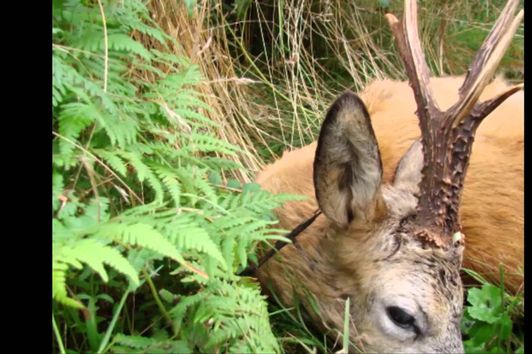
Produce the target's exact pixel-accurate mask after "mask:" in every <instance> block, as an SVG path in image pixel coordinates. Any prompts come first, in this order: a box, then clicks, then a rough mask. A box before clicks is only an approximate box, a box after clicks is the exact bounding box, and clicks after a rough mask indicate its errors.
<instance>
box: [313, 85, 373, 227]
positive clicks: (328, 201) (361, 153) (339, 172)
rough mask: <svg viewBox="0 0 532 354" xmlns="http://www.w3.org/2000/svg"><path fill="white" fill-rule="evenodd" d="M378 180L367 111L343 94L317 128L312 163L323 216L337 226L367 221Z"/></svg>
mask: <svg viewBox="0 0 532 354" xmlns="http://www.w3.org/2000/svg"><path fill="white" fill-rule="evenodd" d="M381 179H382V162H381V158H380V154H379V147H378V145H377V140H376V139H375V133H374V132H373V128H372V126H371V121H370V119H369V114H368V111H367V110H366V107H365V106H364V103H363V102H362V100H360V98H358V96H357V95H355V94H353V93H351V92H346V93H344V94H342V95H341V96H340V97H339V98H337V99H336V101H335V102H334V103H333V105H332V106H331V108H329V111H328V112H327V116H326V117H325V121H324V122H323V125H322V127H321V131H320V137H319V139H318V147H317V150H316V158H315V160H314V188H315V191H316V198H317V200H318V204H319V206H320V208H321V210H322V211H323V213H324V214H325V215H326V216H327V217H329V218H330V219H332V220H333V221H334V222H336V223H337V224H339V225H341V226H346V225H348V224H349V223H350V222H351V221H352V220H353V219H355V218H368V217H370V216H371V215H372V210H371V209H372V206H373V205H374V201H375V199H376V194H377V191H378V190H379V186H380V184H381Z"/></svg>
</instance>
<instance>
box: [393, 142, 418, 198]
mask: <svg viewBox="0 0 532 354" xmlns="http://www.w3.org/2000/svg"><path fill="white" fill-rule="evenodd" d="M422 169H423V146H422V145H421V140H416V141H415V142H414V143H413V144H412V145H411V146H410V147H409V148H408V150H407V151H406V152H405V154H404V155H403V157H401V161H399V164H398V165H397V168H396V169H395V177H394V181H393V185H394V187H396V188H398V189H402V190H406V191H408V192H410V193H412V194H418V193H419V182H421V178H422V174H421V170H422Z"/></svg>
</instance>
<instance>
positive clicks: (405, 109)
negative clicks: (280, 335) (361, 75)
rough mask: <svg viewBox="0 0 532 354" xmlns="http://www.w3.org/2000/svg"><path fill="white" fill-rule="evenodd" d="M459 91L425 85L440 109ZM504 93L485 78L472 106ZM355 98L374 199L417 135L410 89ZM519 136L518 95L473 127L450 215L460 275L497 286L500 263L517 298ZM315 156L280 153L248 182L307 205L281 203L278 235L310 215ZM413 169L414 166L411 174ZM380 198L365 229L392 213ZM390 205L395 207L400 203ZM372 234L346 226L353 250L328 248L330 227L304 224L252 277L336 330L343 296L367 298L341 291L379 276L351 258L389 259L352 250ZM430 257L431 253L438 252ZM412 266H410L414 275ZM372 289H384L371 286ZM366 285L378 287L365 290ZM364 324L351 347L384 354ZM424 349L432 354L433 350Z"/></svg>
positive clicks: (452, 83) (373, 89) (388, 86)
mask: <svg viewBox="0 0 532 354" xmlns="http://www.w3.org/2000/svg"><path fill="white" fill-rule="evenodd" d="M462 82H463V77H446V78H434V79H432V80H431V83H432V89H433V91H434V96H435V98H436V100H437V102H438V104H439V106H440V107H441V108H442V109H446V108H447V107H449V106H450V105H451V104H452V103H454V102H456V100H457V99H458V95H457V92H458V88H459V86H460V85H461V83H462ZM507 87H508V85H507V84H506V83H505V82H504V81H503V80H502V79H500V78H498V79H495V80H494V81H493V82H492V83H491V84H490V85H489V86H487V87H486V89H485V90H484V93H483V95H482V96H481V101H484V100H486V99H489V98H492V97H494V96H496V95H497V94H499V93H501V92H503V91H504V90H505V89H506V88H507ZM359 97H360V98H361V99H362V101H363V102H364V104H365V106H366V108H367V110H368V113H369V115H370V117H371V123H372V125H373V130H374V133H375V136H376V139H377V142H378V145H379V149H380V156H381V160H382V169H383V171H382V173H383V175H382V183H383V185H382V186H381V190H386V188H388V187H387V186H386V184H391V183H392V182H393V179H394V173H395V170H396V167H397V165H398V163H399V161H400V159H401V158H402V157H403V155H404V154H405V152H406V151H407V150H408V148H409V147H410V146H411V145H412V143H413V142H414V141H416V140H417V139H418V138H419V135H420V132H419V128H418V118H417V117H416V115H415V111H416V104H415V101H414V97H413V94H412V90H411V88H410V87H409V85H408V83H407V82H396V81H390V80H379V81H375V82H373V83H372V84H370V85H369V86H368V87H367V88H366V89H365V90H364V91H363V92H361V93H360V94H359ZM523 128H524V95H523V92H518V93H516V94H514V95H513V96H512V97H510V98H509V99H507V100H506V101H505V102H504V103H503V104H501V106H500V107H498V108H497V109H496V110H495V111H493V112H492V113H491V114H490V115H489V116H488V117H487V118H486V119H485V121H484V122H483V123H482V124H481V125H480V127H479V129H478V131H477V134H476V138H475V142H474V144H473V150H472V156H471V160H470V166H469V170H468V173H467V176H466V179H465V185H464V191H463V194H462V202H461V206H460V218H461V224H462V227H463V229H462V230H463V234H464V235H465V252H464V260H463V266H464V267H467V268H471V269H474V270H476V271H477V272H479V273H481V274H482V275H484V276H485V277H486V278H487V279H488V280H491V281H493V282H497V281H498V280H499V269H498V267H499V264H500V263H502V264H504V267H505V285H506V286H507V288H508V289H510V290H511V291H517V290H518V289H519V288H520V286H521V285H522V282H523V271H522V267H523V257H524V254H523V248H524V232H523V208H524V202H523V159H524V155H523V140H524V134H523V132H524V131H523ZM315 153H316V143H312V144H310V145H308V146H305V147H303V148H301V149H297V150H294V151H291V152H285V154H284V155H283V157H282V158H281V159H280V160H278V161H276V162H274V163H273V164H271V165H269V166H267V167H266V168H265V169H264V170H263V171H262V172H261V173H260V174H259V175H258V177H257V182H258V183H259V184H261V185H262V186H263V188H265V189H267V190H269V191H271V192H274V193H295V194H303V195H306V196H308V197H309V198H308V200H306V201H299V202H290V203H286V205H284V206H283V207H282V208H280V209H279V210H277V215H278V217H279V220H280V226H281V227H283V228H285V229H289V230H290V229H292V228H294V227H295V226H297V225H298V224H299V223H301V222H302V221H304V220H305V219H306V218H308V217H309V216H311V215H312V213H313V212H314V210H316V209H317V208H318V204H317V201H316V197H315V191H314V183H313V162H314V158H315ZM414 165H415V164H413V165H412V166H414ZM420 166H421V164H418V166H417V167H416V168H419V167H420ZM386 198H387V199H386V202H385V203H384V202H383V199H382V198H376V200H375V205H374V207H373V208H372V209H371V210H372V211H373V213H374V214H375V215H373V217H372V218H373V219H372V220H379V218H380V216H379V214H383V215H385V214H386V213H388V212H391V211H390V209H393V207H392V208H390V205H393V203H394V198H398V200H399V199H401V198H403V197H402V196H401V195H396V194H393V193H391V194H389V195H388V196H387V197H386ZM397 204H398V206H397V207H398V208H400V207H401V206H400V205H399V204H400V202H398V203H397ZM386 205H388V206H386ZM412 205H415V202H413V204H412ZM392 211H393V210H392ZM398 213H400V212H398ZM374 227H376V226H375V223H374V222H370V223H368V222H364V220H362V221H361V220H355V221H354V222H353V223H352V224H351V225H349V232H347V233H346V235H353V234H357V235H362V236H357V240H356V241H355V238H354V237H351V236H345V237H343V238H342V242H338V240H331V237H335V236H334V234H335V233H336V228H337V226H335V223H334V222H332V221H330V220H329V219H328V218H327V217H326V216H325V215H320V216H319V217H318V218H317V219H316V221H315V222H314V224H313V225H311V226H310V227H309V228H308V229H307V230H306V231H305V232H303V233H301V234H300V235H299V236H298V238H297V242H296V245H288V246H286V247H284V248H283V249H282V251H281V252H280V255H278V256H276V257H274V258H272V259H270V260H269V261H268V262H267V263H266V264H265V265H264V266H263V267H262V268H261V269H260V270H259V273H258V275H259V279H260V280H261V282H262V283H263V284H264V285H265V286H267V287H272V288H273V291H275V292H276V293H277V294H278V295H279V296H280V298H281V300H282V301H283V302H284V303H285V304H286V305H291V304H293V303H294V298H296V297H297V298H299V299H300V300H301V301H302V303H303V304H304V305H305V306H306V307H307V309H309V308H315V307H316V305H313V304H312V300H310V299H311V298H314V299H315V300H316V301H317V302H318V309H319V311H320V315H319V316H318V318H320V319H321V320H322V321H323V322H324V323H323V326H324V327H332V328H337V329H341V328H342V323H343V311H344V310H343V306H344V303H345V302H344V299H345V297H346V296H369V295H367V294H364V293H360V294H355V295H353V294H352V292H353V291H352V290H351V289H353V288H356V287H357V284H358V285H359V286H364V287H369V286H368V285H367V284H369V283H371V281H372V280H371V279H373V278H375V277H376V276H377V275H378V274H379V272H381V271H382V269H381V268H379V267H380V266H379V265H377V264H376V263H374V262H369V261H367V262H366V261H363V260H361V259H366V258H367V257H369V256H376V255H377V254H379V253H382V254H389V253H390V252H389V249H387V248H389V247H391V246H390V245H388V244H374V243H373V244H371V245H370V244H365V243H361V242H362V241H361V239H363V240H370V239H371V238H372V237H373V234H375V233H378V232H379V231H378V230H376V229H374ZM379 227H382V225H381V226H379ZM386 252H388V253H386ZM416 252H418V253H419V252H421V251H416ZM422 252H425V251H422ZM426 252H429V251H426ZM430 252H433V253H434V254H436V253H437V252H439V251H437V250H432V251H430ZM430 252H429V253H430ZM431 254H432V253H431ZM365 257H366V258H365ZM420 257H421V256H420ZM423 257H424V256H423ZM427 257H428V256H427ZM431 257H432V256H431ZM438 257H439V256H438ZM442 257H443V256H442ZM374 258H375V257H374ZM395 267H396V268H394V269H393V271H391V270H389V269H388V268H386V269H388V272H387V275H386V277H385V278H386V279H390V281H395V280H394V279H396V278H394V277H402V276H404V275H402V274H403V273H401V272H402V270H401V266H400V265H396V266H395ZM422 267H423V265H420V269H421V268H422ZM446 271H449V272H453V271H452V270H445V269H444V270H440V272H441V274H443V273H445V272H446ZM388 273H389V274H388ZM354 274H356V276H355V275H354ZM405 274H406V273H405ZM381 278H382V277H381ZM427 279H429V278H428V277H427ZM382 281H384V280H382V279H380V280H379V282H382ZM427 281H428V282H430V281H431V280H430V279H429V280H427ZM366 282H367V283H366ZM355 283H357V284H355ZM373 286H378V285H371V287H373ZM357 289H358V288H357ZM405 291H406V290H405ZM412 291H417V290H412ZM420 291H423V290H420ZM427 291H428V290H427ZM431 291H432V290H431ZM359 292H360V291H359ZM440 292H441V291H440ZM448 296H450V295H448ZM339 299H342V301H339ZM459 300H460V299H456V301H459ZM426 301H427V306H429V307H430V306H432V305H430V304H431V302H433V303H434V306H436V307H438V306H439V307H440V309H439V310H434V311H435V312H438V311H449V309H446V310H445V309H443V307H445V306H447V305H445V306H444V305H441V304H440V305H438V304H436V302H438V298H437V297H434V296H427V300H426ZM440 302H441V303H443V302H444V301H440ZM353 306H355V307H356V306H365V305H363V302H361V301H359V300H356V301H354V304H353V303H352V307H353ZM460 306H461V305H460ZM431 311H432V310H431ZM456 311H458V310H456ZM355 312H356V311H355ZM442 313H443V312H442ZM453 313H454V311H453ZM435 317H436V318H437V315H435ZM367 320H368V319H366V320H363V318H362V317H360V318H357V319H356V320H355V325H356V326H355V327H358V328H362V330H361V331H360V332H361V333H358V336H356V335H355V337H356V338H357V339H360V340H361V342H360V343H361V345H362V346H364V345H366V346H369V347H370V348H374V349H375V348H376V349H375V350H377V351H378V350H384V349H386V350H390V348H393V344H390V345H388V346H382V347H379V346H376V347H375V346H374V345H373V344H372V341H381V340H384V339H382V338H381V339H379V336H378V335H377V334H375V333H374V331H375V329H374V328H373V327H371V328H370V327H367V326H366V327H367V329H364V325H360V323H362V322H364V321H367ZM442 321H443V320H442ZM453 330H454V329H453ZM340 332H341V330H340ZM441 340H444V339H441ZM379 348H380V349H379ZM383 348H384V349H383ZM419 348H421V347H419ZM419 348H418V349H419ZM431 348H432V349H434V348H436V347H435V346H434V345H433V346H432V347H431ZM419 350H422V349H419ZM425 350H426V348H425Z"/></svg>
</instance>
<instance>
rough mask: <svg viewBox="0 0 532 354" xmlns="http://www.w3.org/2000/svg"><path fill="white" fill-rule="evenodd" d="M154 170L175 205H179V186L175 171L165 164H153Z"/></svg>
mask: <svg viewBox="0 0 532 354" xmlns="http://www.w3.org/2000/svg"><path fill="white" fill-rule="evenodd" d="M154 170H155V172H156V173H157V175H159V178H160V179H161V181H162V182H163V184H164V186H165V187H166V190H167V191H168V193H169V194H170V196H171V197H172V199H173V200H174V204H175V206H176V207H179V206H180V205H181V201H180V199H181V188H180V186H179V181H178V180H177V177H176V175H175V173H174V172H173V171H172V170H170V169H169V168H167V167H165V166H154Z"/></svg>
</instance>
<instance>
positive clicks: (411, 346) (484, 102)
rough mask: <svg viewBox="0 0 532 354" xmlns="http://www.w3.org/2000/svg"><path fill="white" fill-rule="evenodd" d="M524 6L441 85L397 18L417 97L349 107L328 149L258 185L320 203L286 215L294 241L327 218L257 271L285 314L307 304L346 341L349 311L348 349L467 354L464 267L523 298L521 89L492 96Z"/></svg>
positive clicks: (333, 114) (289, 160) (378, 94)
mask: <svg viewBox="0 0 532 354" xmlns="http://www.w3.org/2000/svg"><path fill="white" fill-rule="evenodd" d="M517 6H518V1H517V0H516V1H513V0H511V1H509V2H508V4H507V5H506V7H505V9H504V10H503V13H502V14H501V16H500V17H499V20H498V21H497V23H496V25H495V26H494V27H493V29H492V32H491V33H490V34H489V35H488V37H487V39H486V41H485V42H484V44H483V45H482V47H481V48H480V50H479V52H478V53H477V55H476V57H475V59H474V60H473V64H472V65H471V67H470V70H469V71H468V75H467V76H466V77H465V78H463V77H462V78H457V77H447V78H432V79H430V80H429V70H428V68H427V65H426V63H425V60H424V57H423V54H422V51H421V47H420V42H419V38H418V34H417V18H416V12H417V9H416V2H415V0H406V2H405V10H404V15H403V18H404V19H403V22H402V23H400V22H399V21H398V20H397V19H396V18H395V17H394V16H393V15H387V19H388V21H389V23H390V26H391V28H392V31H393V34H394V37H395V39H396V43H397V45H398V48H399V51H400V54H401V57H402V60H403V62H404V64H405V68H406V72H407V75H408V77H409V81H410V86H411V88H410V87H409V84H408V83H406V82H394V81H389V80H383V81H377V82H374V83H373V84H371V85H369V87H367V88H366V89H365V90H364V91H363V92H362V93H360V95H359V96H357V95H355V94H353V93H349V92H346V93H344V94H342V95H341V96H340V97H339V98H338V99H337V100H336V101H335V102H334V103H333V105H332V106H331V108H330V109H329V111H328V113H327V115H326V118H325V121H324V122H323V126H322V128H321V132H320V136H319V139H318V141H317V143H313V144H311V145H309V146H306V147H304V148H302V149H299V150H296V151H292V152H288V153H285V154H284V156H283V157H282V159H280V160H279V161H277V162H275V163H274V164H272V165H270V166H268V167H267V168H266V169H265V170H264V171H263V172H261V173H260V175H259V176H258V179H257V180H258V182H259V183H260V184H261V185H262V186H263V187H264V188H266V189H267V190H270V191H272V192H275V193H280V192H285V193H296V194H304V195H307V196H309V197H310V198H309V200H308V201H305V202H290V203H287V204H286V205H285V206H283V207H282V208H281V209H279V210H277V214H278V217H279V219H280V225H281V226H282V227H283V228H286V229H293V228H294V227H296V225H298V224H300V223H301V222H302V221H303V220H305V219H306V218H308V217H309V216H310V215H312V214H313V213H314V212H315V210H316V209H318V207H319V209H321V211H322V212H323V215H320V216H319V217H318V218H317V219H316V220H315V222H314V223H313V224H312V225H311V226H310V227H309V228H308V229H306V230H305V231H304V232H302V233H301V234H300V235H299V236H298V237H297V239H296V240H295V243H294V245H289V246H287V247H284V248H283V249H282V250H281V251H280V253H279V254H278V255H276V256H275V257H273V258H271V259H269V260H268V261H267V262H265V263H264V265H263V266H262V267H261V268H259V270H258V277H259V279H260V281H261V282H262V284H263V286H264V287H268V288H271V289H272V290H273V291H274V292H275V293H276V294H278V295H279V296H280V298H281V300H282V301H283V302H284V304H285V305H287V306H290V305H293V304H294V303H295V299H296V298H297V299H298V301H299V302H300V303H301V304H302V305H303V306H304V307H305V308H306V310H307V312H308V313H309V314H310V315H311V316H312V317H313V321H314V322H315V323H316V324H317V325H318V326H319V327H321V328H322V329H323V330H328V331H331V330H332V332H333V334H341V333H342V332H343V322H344V310H345V309H344V306H345V304H346V299H347V298H350V309H349V310H350V315H351V327H350V332H349V333H350V340H351V341H352V342H353V343H355V344H358V345H359V348H362V349H363V350H364V351H370V352H387V353H390V352H425V353H436V352H447V353H449V352H463V347H462V341H461V334H460V319H461V316H462V304H463V288H462V281H461V279H460V275H459V270H460V267H461V266H462V260H463V265H464V266H465V267H468V268H472V269H474V270H476V271H478V272H480V273H482V274H484V275H485V276H487V277H488V278H489V279H490V280H492V281H497V280H498V279H499V271H498V266H499V263H503V264H505V265H506V275H505V280H506V285H507V286H508V287H509V288H510V289H512V290H514V291H515V290H516V289H517V288H518V287H519V285H520V284H521V282H522V281H523V278H522V275H521V274H520V271H519V270H518V268H519V267H520V266H522V264H523V243H524V242H523V237H524V236H523V106H524V99H523V94H522V92H517V91H519V90H520V89H521V88H522V87H523V86H522V85H518V86H513V87H510V86H508V85H507V84H506V83H504V82H503V81H502V80H501V79H496V80H495V81H493V82H492V83H489V80H491V78H492V77H493V74H494V72H495V69H496V67H497V66H498V63H499V62H500V59H501V58H502V56H503V54H504V52H505V51H506V49H507V47H508V45H509V43H510V40H511V38H512V37H513V35H514V34H515V31H516V29H517V28H518V26H519V24H520V21H521V19H522V16H523V11H522V10H521V11H520V12H519V13H518V14H517V15H516V16H514V14H515V11H516V9H517ZM412 92H413V94H412ZM516 92H517V93H516ZM514 93H516V94H515V95H512V94H514ZM478 102H481V103H478ZM503 102H504V103H503ZM416 114H417V118H416ZM487 115H489V118H488V119H486V121H485V123H484V124H482V126H481V127H480V128H479V129H478V130H477V127H479V125H480V123H481V122H482V121H483V120H484V118H485V117H486V116H487ZM370 117H371V118H370ZM418 121H419V125H418ZM420 132H421V138H419V137H420ZM475 133H476V134H475ZM473 138H474V139H475V141H476V142H475V144H474V147H473V148H472V146H473V145H472V143H473ZM471 150H472V151H471ZM470 156H471V159H470ZM466 170H469V174H468V175H467V176H468V177H467V178H465V175H466ZM464 179H465V183H464ZM462 187H463V188H462ZM462 189H463V193H462ZM460 201H461V203H460ZM459 205H461V207H460V210H459V209H458V207H459ZM465 244H467V249H466V250H465V253H464V245H465ZM329 333H330V332H329Z"/></svg>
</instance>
